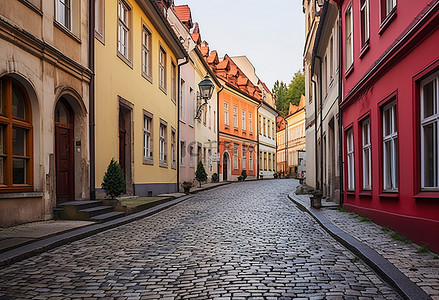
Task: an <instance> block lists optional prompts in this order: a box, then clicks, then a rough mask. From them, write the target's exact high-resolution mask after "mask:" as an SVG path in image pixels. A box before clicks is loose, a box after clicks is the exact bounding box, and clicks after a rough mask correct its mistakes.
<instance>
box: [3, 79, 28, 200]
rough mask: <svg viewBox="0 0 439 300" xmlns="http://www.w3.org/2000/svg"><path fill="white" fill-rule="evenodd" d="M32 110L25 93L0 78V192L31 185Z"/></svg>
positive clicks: (9, 80)
mask: <svg viewBox="0 0 439 300" xmlns="http://www.w3.org/2000/svg"><path fill="white" fill-rule="evenodd" d="M31 161H32V113H31V107H30V103H29V98H28V95H27V93H26V91H25V89H24V88H23V86H22V85H21V84H19V83H18V82H17V81H16V80H14V79H11V78H7V77H5V78H1V79H0V192H11V191H25V190H31V188H32V182H33V181H32V162H31Z"/></svg>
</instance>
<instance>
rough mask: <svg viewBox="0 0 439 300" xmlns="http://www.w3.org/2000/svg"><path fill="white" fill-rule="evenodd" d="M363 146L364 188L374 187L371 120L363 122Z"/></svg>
mask: <svg viewBox="0 0 439 300" xmlns="http://www.w3.org/2000/svg"><path fill="white" fill-rule="evenodd" d="M361 128H362V130H361V131H362V146H363V190H371V189H372V152H371V142H370V120H369V119H367V120H366V121H363V123H362V126H361Z"/></svg>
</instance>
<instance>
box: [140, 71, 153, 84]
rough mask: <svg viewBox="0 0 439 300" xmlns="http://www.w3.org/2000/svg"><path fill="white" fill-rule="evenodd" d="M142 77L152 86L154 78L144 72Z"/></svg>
mask: <svg viewBox="0 0 439 300" xmlns="http://www.w3.org/2000/svg"><path fill="white" fill-rule="evenodd" d="M142 77H143V78H145V79H146V80H148V81H149V83H151V84H152V76H150V75H148V74H146V73H144V72H142Z"/></svg>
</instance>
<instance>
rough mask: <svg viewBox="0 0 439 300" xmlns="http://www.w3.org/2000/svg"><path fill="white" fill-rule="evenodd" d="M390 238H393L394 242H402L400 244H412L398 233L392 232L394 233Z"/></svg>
mask: <svg viewBox="0 0 439 300" xmlns="http://www.w3.org/2000/svg"><path fill="white" fill-rule="evenodd" d="M390 237H391V238H392V239H394V240H397V241H400V242H403V243H406V244H410V243H411V241H410V240H409V239H407V238H405V237H403V236H402V235H400V234H399V233H397V232H392V233H391V234H390Z"/></svg>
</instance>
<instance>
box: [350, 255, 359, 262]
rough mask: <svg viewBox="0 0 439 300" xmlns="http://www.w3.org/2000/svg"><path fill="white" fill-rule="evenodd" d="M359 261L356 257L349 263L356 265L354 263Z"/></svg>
mask: <svg viewBox="0 0 439 300" xmlns="http://www.w3.org/2000/svg"><path fill="white" fill-rule="evenodd" d="M359 260H360V259H359V258H358V257H357V256H355V257H354V258H352V259H351V262H353V263H356V262H357V261H359Z"/></svg>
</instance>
